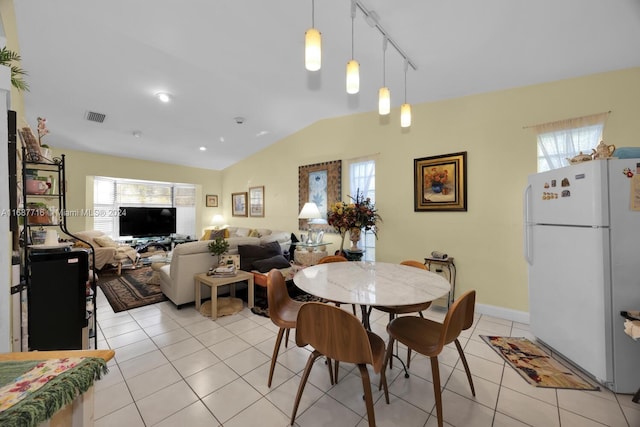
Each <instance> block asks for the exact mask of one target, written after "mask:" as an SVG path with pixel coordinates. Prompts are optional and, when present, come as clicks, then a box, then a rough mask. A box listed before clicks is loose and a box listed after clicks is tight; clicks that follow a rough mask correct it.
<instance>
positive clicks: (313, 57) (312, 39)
mask: <svg viewBox="0 0 640 427" xmlns="http://www.w3.org/2000/svg"><path fill="white" fill-rule="evenodd" d="M321 64H322V36H321V35H320V31H318V30H316V29H315V28H309V29H308V30H307V32H306V33H304V66H305V68H306V69H307V70H309V71H318V70H319V69H320V66H321Z"/></svg>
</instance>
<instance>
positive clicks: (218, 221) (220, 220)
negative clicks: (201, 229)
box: [211, 214, 224, 230]
mask: <svg viewBox="0 0 640 427" xmlns="http://www.w3.org/2000/svg"><path fill="white" fill-rule="evenodd" d="M211 225H213V228H214V230H219V229H220V227H222V225H224V217H223V216H222V215H219V214H218V215H214V216H213V219H211Z"/></svg>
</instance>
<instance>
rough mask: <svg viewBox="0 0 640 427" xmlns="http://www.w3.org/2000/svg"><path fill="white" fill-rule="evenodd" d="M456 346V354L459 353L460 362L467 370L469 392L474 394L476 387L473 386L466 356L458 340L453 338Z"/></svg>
mask: <svg viewBox="0 0 640 427" xmlns="http://www.w3.org/2000/svg"><path fill="white" fill-rule="evenodd" d="M455 343H456V348H457V349H458V354H459V355H460V360H462V364H463V365H464V370H465V371H466V372H467V379H468V380H469V386H470V387H471V394H472V395H474V396H475V395H476V389H475V388H474V387H473V379H471V371H470V370H469V364H467V358H466V357H465V356H464V351H462V345H460V341H458V339H457V338H456V340H455Z"/></svg>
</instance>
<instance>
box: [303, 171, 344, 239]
mask: <svg viewBox="0 0 640 427" xmlns="http://www.w3.org/2000/svg"><path fill="white" fill-rule="evenodd" d="M341 197H342V160H333V161H330V162H324V163H316V164H313V165H305V166H300V167H298V212H300V211H301V210H302V207H303V206H304V204H305V203H307V202H313V203H315V204H316V205H317V206H318V209H320V213H321V214H322V217H323V218H324V219H327V212H328V211H329V206H330V205H331V204H333V203H336V202H339V201H340V200H341ZM306 224H307V220H303V219H300V220H298V227H299V229H300V230H302V229H303V228H304V227H306ZM313 229H314V230H315V231H324V232H331V233H335V232H336V231H335V229H334V228H333V226H331V225H328V224H324V225H320V224H317V225H315V226H314V227H313Z"/></svg>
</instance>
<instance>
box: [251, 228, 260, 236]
mask: <svg viewBox="0 0 640 427" xmlns="http://www.w3.org/2000/svg"><path fill="white" fill-rule="evenodd" d="M249 237H262V236H260V233H258V230H256V229H253V228H252V229H251V230H249Z"/></svg>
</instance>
